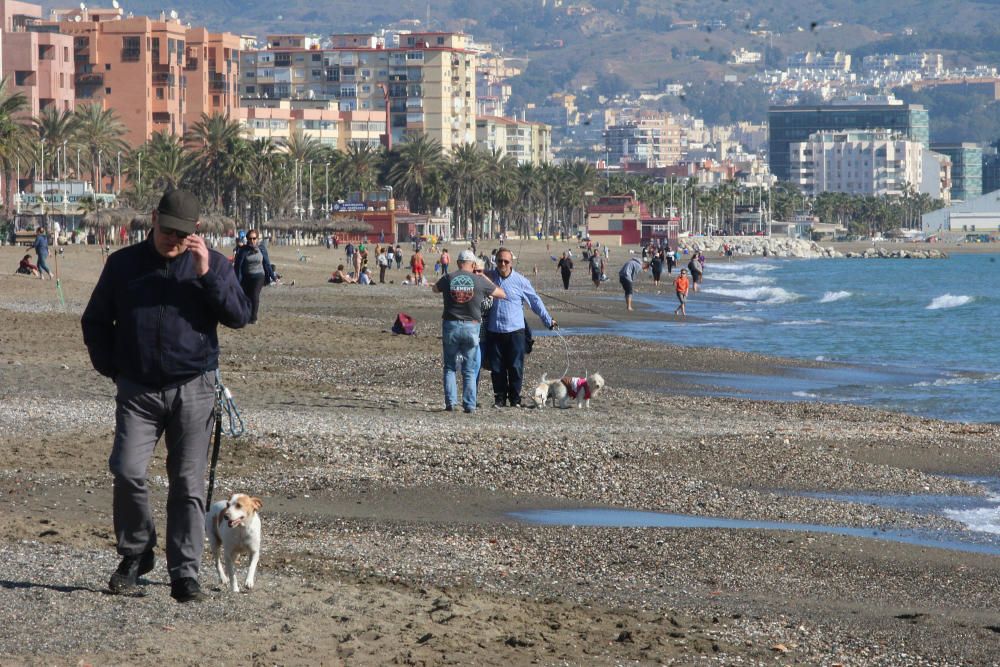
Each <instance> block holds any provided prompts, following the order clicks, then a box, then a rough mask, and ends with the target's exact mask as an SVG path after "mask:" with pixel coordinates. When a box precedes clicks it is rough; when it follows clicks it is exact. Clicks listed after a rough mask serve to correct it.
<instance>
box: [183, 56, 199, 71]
mask: <svg viewBox="0 0 1000 667" xmlns="http://www.w3.org/2000/svg"><path fill="white" fill-rule="evenodd" d="M199 62H200V61H199V60H198V59H197V58H190V57H189V58H187V59H186V60H185V62H184V69H185V70H187V71H188V72H191V71H194V70H196V69H198V63H199Z"/></svg>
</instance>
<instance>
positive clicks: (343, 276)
mask: <svg viewBox="0 0 1000 667" xmlns="http://www.w3.org/2000/svg"><path fill="white" fill-rule="evenodd" d="M327 282H328V283H337V284H341V283H356V282H358V281H357V280H355V279H354V278H352V277H351V276H350V275H349V274H348V273H347V272H346V271H344V265H343V264H338V265H337V270H336V271H334V272H333V275H331V276H330V279H329V280H328V281H327Z"/></svg>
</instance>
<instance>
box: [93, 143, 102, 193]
mask: <svg viewBox="0 0 1000 667" xmlns="http://www.w3.org/2000/svg"><path fill="white" fill-rule="evenodd" d="M91 164H93V163H91ZM94 180H96V181H97V183H95V185H96V186H97V188H96V191H97V192H100V193H101V194H103V193H104V165H102V164H101V151H97V178H96V179H94Z"/></svg>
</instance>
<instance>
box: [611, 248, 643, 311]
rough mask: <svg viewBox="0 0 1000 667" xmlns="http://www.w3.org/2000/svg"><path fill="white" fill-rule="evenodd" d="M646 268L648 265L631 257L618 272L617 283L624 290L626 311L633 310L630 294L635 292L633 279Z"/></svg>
mask: <svg viewBox="0 0 1000 667" xmlns="http://www.w3.org/2000/svg"><path fill="white" fill-rule="evenodd" d="M648 267H649V265H648V264H645V263H643V262H642V261H641V260H640V259H639V258H638V257H636V256H635V255H632V256H631V257H629V259H628V261H627V262H625V264H623V265H622V268H621V269H620V270H619V271H618V281H619V282H620V283H621V284H622V289H623V290H625V308H626V310H633V308H632V292H634V291H635V279H636V277H637V276H638V275H639V272H640V271H645V270H646V269H647V268H648Z"/></svg>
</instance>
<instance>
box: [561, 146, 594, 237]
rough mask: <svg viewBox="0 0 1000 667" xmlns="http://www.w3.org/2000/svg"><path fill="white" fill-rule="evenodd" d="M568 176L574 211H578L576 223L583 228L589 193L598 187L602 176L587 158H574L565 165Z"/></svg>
mask: <svg viewBox="0 0 1000 667" xmlns="http://www.w3.org/2000/svg"><path fill="white" fill-rule="evenodd" d="M564 168H565V170H566V173H567V176H568V177H569V187H570V192H569V198H570V202H571V207H572V211H574V212H576V214H577V219H576V224H577V226H578V227H579V228H580V229H583V226H584V224H585V217H586V213H587V210H586V208H587V194H586V193H588V192H594V191H595V190H596V189H597V183H598V181H599V180H600V177H599V176H598V174H597V169H595V168H594V165H592V164H590V163H589V162H587V161H585V160H574V161H573V162H571V163H569V164H568V165H565V167H564Z"/></svg>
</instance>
